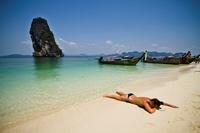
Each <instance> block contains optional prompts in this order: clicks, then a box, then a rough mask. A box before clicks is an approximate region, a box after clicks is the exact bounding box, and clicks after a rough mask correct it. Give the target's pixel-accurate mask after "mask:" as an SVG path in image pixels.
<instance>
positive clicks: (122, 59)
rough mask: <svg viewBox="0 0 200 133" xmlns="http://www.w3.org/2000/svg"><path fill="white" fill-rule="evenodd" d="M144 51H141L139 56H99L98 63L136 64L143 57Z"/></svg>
mask: <svg viewBox="0 0 200 133" xmlns="http://www.w3.org/2000/svg"><path fill="white" fill-rule="evenodd" d="M144 55H145V53H143V54H142V55H141V56H140V57H137V58H135V57H128V56H127V57H126V56H124V57H109V56H108V57H102V56H101V57H100V58H99V63H102V64H113V65H136V64H137V63H138V62H139V61H140V60H141V59H142V58H143V57H144Z"/></svg>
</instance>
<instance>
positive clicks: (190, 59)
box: [143, 51, 196, 65]
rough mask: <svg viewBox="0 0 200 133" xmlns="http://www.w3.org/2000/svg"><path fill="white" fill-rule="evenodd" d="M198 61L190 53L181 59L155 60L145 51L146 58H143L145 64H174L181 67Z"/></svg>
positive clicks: (166, 58) (171, 57)
mask: <svg viewBox="0 0 200 133" xmlns="http://www.w3.org/2000/svg"><path fill="white" fill-rule="evenodd" d="M195 59H196V57H195V56H193V57H192V56H191V52H190V51H188V53H187V54H184V55H182V56H181V57H174V56H170V57H162V58H153V57H149V56H147V51H145V56H144V58H143V62H145V63H159V64H174V65H179V64H190V63H191V62H193V61H194V60H195Z"/></svg>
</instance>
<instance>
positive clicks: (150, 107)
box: [104, 92, 178, 113]
mask: <svg viewBox="0 0 200 133" xmlns="http://www.w3.org/2000/svg"><path fill="white" fill-rule="evenodd" d="M104 97H107V98H112V99H116V100H119V101H123V102H127V103H131V104H135V105H138V106H139V107H141V108H143V109H145V110H146V111H147V112H149V113H154V112H155V111H156V109H157V110H159V109H161V108H160V106H161V105H165V106H169V107H172V108H178V107H177V106H175V105H171V104H168V103H165V102H162V101H159V100H158V99H156V98H153V99H151V98H148V97H137V96H135V95H134V94H133V93H129V94H126V93H123V92H116V94H112V95H105V96H104Z"/></svg>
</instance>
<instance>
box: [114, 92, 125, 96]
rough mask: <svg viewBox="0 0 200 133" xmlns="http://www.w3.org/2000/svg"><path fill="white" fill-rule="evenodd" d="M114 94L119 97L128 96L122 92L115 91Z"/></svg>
mask: <svg viewBox="0 0 200 133" xmlns="http://www.w3.org/2000/svg"><path fill="white" fill-rule="evenodd" d="M116 93H117V94H118V95H120V96H126V95H128V94H126V93H124V92H120V91H116Z"/></svg>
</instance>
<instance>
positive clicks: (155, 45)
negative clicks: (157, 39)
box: [151, 43, 159, 47]
mask: <svg viewBox="0 0 200 133" xmlns="http://www.w3.org/2000/svg"><path fill="white" fill-rule="evenodd" d="M151 46H152V47H158V46H159V45H158V44H157V43H152V44H151Z"/></svg>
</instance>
